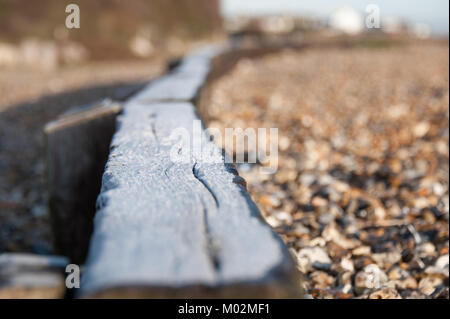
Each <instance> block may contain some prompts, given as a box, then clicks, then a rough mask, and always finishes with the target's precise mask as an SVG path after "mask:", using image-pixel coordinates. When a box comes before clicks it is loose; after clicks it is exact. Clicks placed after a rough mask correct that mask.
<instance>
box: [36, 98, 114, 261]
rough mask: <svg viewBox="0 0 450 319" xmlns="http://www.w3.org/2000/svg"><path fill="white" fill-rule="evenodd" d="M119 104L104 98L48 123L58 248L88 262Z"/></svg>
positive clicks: (50, 185)
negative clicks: (99, 196) (93, 226)
mask: <svg viewBox="0 0 450 319" xmlns="http://www.w3.org/2000/svg"><path fill="white" fill-rule="evenodd" d="M120 110H121V106H120V105H119V104H117V103H113V102H111V101H104V102H102V103H99V104H95V105H93V106H91V107H88V108H82V109H80V110H76V111H75V112H71V113H67V114H65V115H63V116H62V117H61V118H59V119H57V120H56V121H53V122H51V123H49V124H47V125H46V127H45V129H44V132H45V134H46V140H47V186H48V203H49V209H50V216H51V222H52V229H53V235H54V246H55V250H56V251H57V252H58V253H59V254H62V255H65V256H68V257H69V258H70V260H71V261H72V262H73V263H78V264H81V263H83V262H84V259H85V256H86V253H87V249H88V245H89V240H90V234H91V233H92V220H93V217H94V214H95V201H96V198H97V196H98V194H99V191H100V185H101V177H102V173H103V170H104V165H105V163H106V160H107V158H108V153H109V144H110V141H111V138H112V136H113V134H114V131H115V127H116V116H117V114H118V113H119V112H120Z"/></svg>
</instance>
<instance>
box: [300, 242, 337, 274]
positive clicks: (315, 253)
mask: <svg viewBox="0 0 450 319" xmlns="http://www.w3.org/2000/svg"><path fill="white" fill-rule="evenodd" d="M297 262H298V264H299V266H300V269H301V270H302V271H303V272H305V273H306V272H308V271H311V270H312V269H319V270H327V269H330V267H331V263H332V262H331V259H330V257H329V256H328V253H327V251H326V250H325V249H323V248H321V247H306V248H303V249H301V250H300V251H299V252H298V254H297Z"/></svg>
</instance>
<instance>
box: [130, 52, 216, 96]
mask: <svg viewBox="0 0 450 319" xmlns="http://www.w3.org/2000/svg"><path fill="white" fill-rule="evenodd" d="M223 50H224V49H222V48H216V47H207V48H204V49H202V50H199V51H196V52H194V53H192V54H191V55H188V56H186V57H185V58H184V59H183V60H182V61H181V64H180V65H179V66H178V67H177V68H175V69H174V70H173V71H172V72H171V73H169V74H167V75H165V76H163V77H161V78H160V79H158V80H156V81H153V82H152V83H150V84H149V85H148V86H147V87H146V88H145V89H144V90H142V91H141V92H140V93H138V94H137V95H136V96H135V97H133V101H144V102H147V103H149V102H152V101H153V102H157V101H193V100H194V99H195V98H196V96H197V94H198V92H199V90H200V88H201V87H202V86H203V84H204V83H205V80H206V77H207V75H208V73H209V71H210V60H211V58H213V57H214V56H215V55H217V54H218V53H219V52H221V51H223Z"/></svg>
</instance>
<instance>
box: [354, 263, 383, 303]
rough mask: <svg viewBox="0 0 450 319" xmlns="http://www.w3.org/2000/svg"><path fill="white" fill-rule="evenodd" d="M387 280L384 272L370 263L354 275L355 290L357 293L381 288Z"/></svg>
mask: <svg viewBox="0 0 450 319" xmlns="http://www.w3.org/2000/svg"><path fill="white" fill-rule="evenodd" d="M387 282H388V277H387V276H386V274H385V273H384V272H383V271H382V270H381V269H380V268H379V267H378V266H377V265H375V264H370V265H367V266H366V267H364V269H363V270H362V271H360V272H358V273H357V274H356V276H355V291H356V293H357V294H358V295H361V294H363V293H365V292H366V291H368V290H369V291H370V290H372V289H378V288H381V287H382V286H383V285H385V284H386V283H387Z"/></svg>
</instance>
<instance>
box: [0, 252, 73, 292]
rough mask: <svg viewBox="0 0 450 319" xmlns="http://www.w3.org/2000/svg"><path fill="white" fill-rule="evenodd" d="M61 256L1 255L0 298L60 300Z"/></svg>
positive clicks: (62, 275)
mask: <svg viewBox="0 0 450 319" xmlns="http://www.w3.org/2000/svg"><path fill="white" fill-rule="evenodd" d="M67 264H68V260H67V258H65V257H60V256H41V255H31V254H13V253H5V254H1V255H0V299H2V298H7V299H10V298H62V297H64V293H65V285H64V269H65V267H66V265H67Z"/></svg>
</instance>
